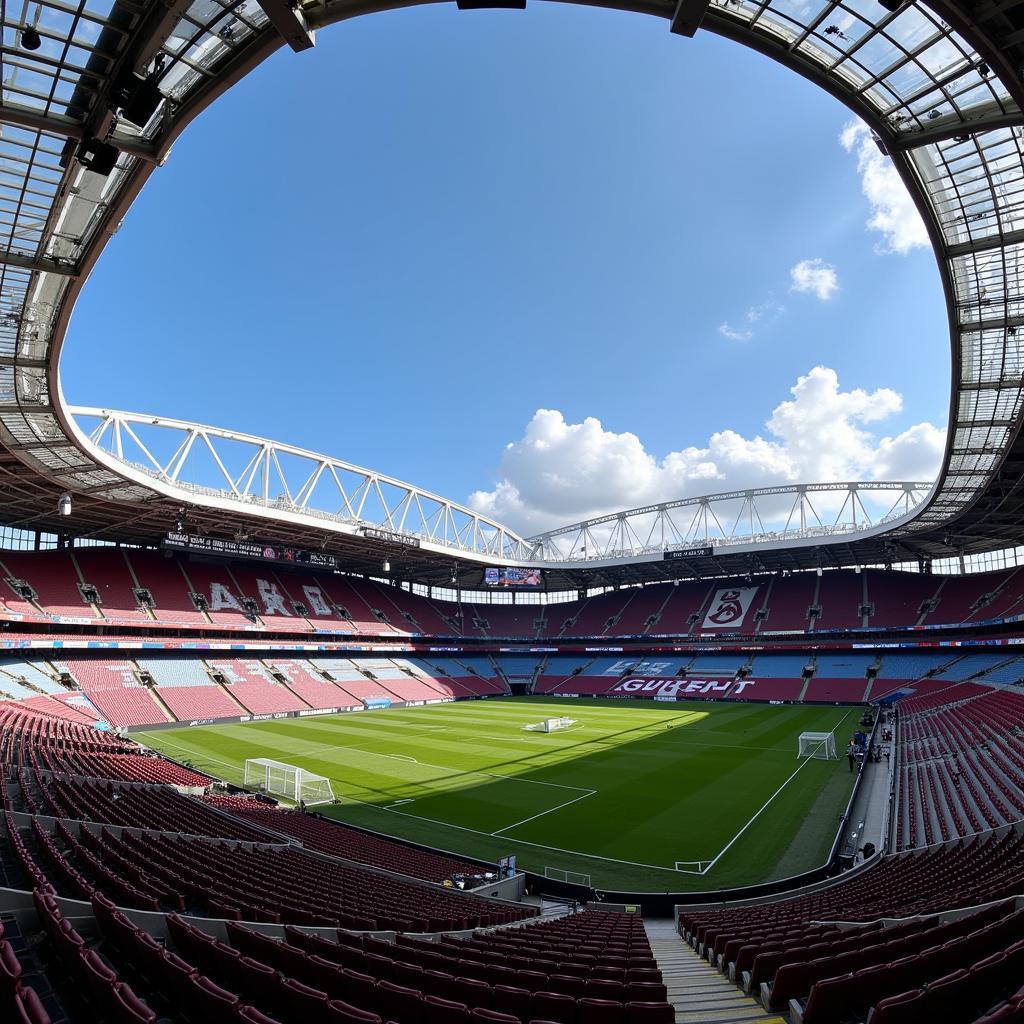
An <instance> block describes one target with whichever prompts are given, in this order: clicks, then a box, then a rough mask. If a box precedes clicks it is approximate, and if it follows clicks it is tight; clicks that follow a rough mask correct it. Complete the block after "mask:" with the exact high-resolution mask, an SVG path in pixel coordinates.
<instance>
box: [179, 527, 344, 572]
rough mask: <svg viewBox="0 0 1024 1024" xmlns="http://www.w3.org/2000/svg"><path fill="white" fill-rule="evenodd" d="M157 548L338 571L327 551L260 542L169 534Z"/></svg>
mask: <svg viewBox="0 0 1024 1024" xmlns="http://www.w3.org/2000/svg"><path fill="white" fill-rule="evenodd" d="M160 546H161V547H162V548H166V549H168V550H170V551H190V552H195V553H196V554H200V555H220V556H223V557H225V558H253V559H256V560H257V561H260V562H292V563H294V564H295V565H308V566H311V567H313V568H316V569H337V568H338V560H337V558H335V557H334V555H329V554H328V553H327V552H326V551H304V550H303V549H301V548H288V547H282V546H281V545H280V544H261V543H260V542H259V541H238V540H227V539H225V538H221V537H207V536H205V535H199V534H193V533H168V534H167V536H166V537H164V538H163V539H162V540H161V541H160Z"/></svg>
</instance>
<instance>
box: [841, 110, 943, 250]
mask: <svg viewBox="0 0 1024 1024" xmlns="http://www.w3.org/2000/svg"><path fill="white" fill-rule="evenodd" d="M839 141H840V143H841V144H842V146H843V148H844V149H845V150H846V151H847V152H848V153H856V155H857V170H858V171H859V172H860V178H861V190H862V191H863V193H864V195H865V196H866V197H867V200H868V203H869V204H870V206H871V217H870V218H869V220H868V227H869V228H870V229H871V230H872V231H878V232H880V233H881V234H882V235H883V237H884V243H883V244H882V245H880V250H881V251H882V252H897V253H907V252H910V250H911V249H916V248H918V247H920V246H924V245H927V244H928V233H927V231H925V227H924V222H923V221H922V220H921V215H920V214H919V213H918V212H917V207H916V206H914V201H913V200H912V199H911V198H910V193H909V192H908V191H907V189H906V187H905V186H904V184H903V181H902V180H901V179H900V176H899V175H898V174H897V173H896V168H895V167H894V166H893V165H892V162H891V161H890V160H888V159H887V158H886V157H884V156H882V154H881V152H880V151H879V149H878V147H877V146H876V145H875V143H874V141H873V140H872V138H871V132H870V131H869V130H868V127H867V126H866V125H865V124H863V123H862V122H860V121H851V122H849V124H847V125H846V126H845V127H844V128H843V131H842V133H841V134H840V136H839Z"/></svg>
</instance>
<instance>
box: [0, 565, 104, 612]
mask: <svg viewBox="0 0 1024 1024" xmlns="http://www.w3.org/2000/svg"><path fill="white" fill-rule="evenodd" d="M0 575H2V576H3V577H5V578H7V577H13V578H14V579H19V580H25V581H26V582H28V583H29V585H30V586H31V587H32V589H33V590H34V591H35V592H36V604H37V605H39V607H40V608H42V609H43V610H44V611H45V612H47V613H48V614H50V615H60V616H66V617H69V618H77V619H86V620H96V619H97V618H98V616H97V613H96V612H95V611H94V610H93V608H92V607H91V606H90V605H88V604H86V602H85V599H84V598H83V597H82V594H81V591H79V589H78V584H79V582H80V581H79V577H78V572H77V571H76V569H75V565H74V562H73V561H72V560H71V556H70V555H69V553H68V552H66V551H36V552H31V553H30V552H25V551H0ZM4 589H5V590H7V588H6V587H5V588H4Z"/></svg>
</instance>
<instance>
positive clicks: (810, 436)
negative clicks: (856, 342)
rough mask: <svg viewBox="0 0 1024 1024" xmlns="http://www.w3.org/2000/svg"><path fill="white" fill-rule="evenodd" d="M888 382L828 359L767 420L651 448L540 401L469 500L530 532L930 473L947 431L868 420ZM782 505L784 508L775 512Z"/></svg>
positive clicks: (882, 408)
mask: <svg viewBox="0 0 1024 1024" xmlns="http://www.w3.org/2000/svg"><path fill="white" fill-rule="evenodd" d="M902 407H903V401H902V398H901V397H900V395H899V394H898V393H897V392H895V391H893V390H892V389H890V388H878V389H876V390H875V391H864V390H863V389H861V388H855V389H853V390H850V391H843V390H842V389H841V388H840V385H839V378H838V376H837V374H836V372H835V370H832V369H829V368H828V367H825V366H816V367H814V368H813V369H812V370H811V371H810V372H809V373H807V374H805V375H804V376H802V377H800V378H799V379H798V380H797V382H796V383H795V384H794V385H793V387H792V388H791V389H790V397H789V398H787V399H786V400H785V401H783V402H780V403H779V404H778V405H777V406H776V407H775V409H774V410H773V411H772V414H771V416H770V417H769V419H768V421H767V422H766V424H765V428H766V430H765V434H764V435H763V436H762V435H761V434H757V435H755V436H754V437H744V436H743V435H742V434H740V433H738V432H736V431H734V430H723V431H718V432H716V433H714V434H712V435H711V436H710V437H709V438H708V439H707V441H706V442H705V443H704V444H703V446H702V447H688V448H681V449H680V450H678V451H674V452H669V453H668V454H667V455H665V456H664V457H663V458H658V457H657V456H655V455H654V454H652V453H651V452H649V451H647V449H646V448H645V447H644V445H643V443H642V442H641V440H640V439H639V438H638V437H637V436H636V434H632V433H628V432H626V433H615V432H614V431H610V430H606V429H605V428H604V426H603V425H602V423H601V421H600V420H598V419H595V418H593V417H588V418H587V419H585V420H583V422H582V423H568V422H566V420H565V417H564V416H563V415H562V413H560V412H559V411H558V410H557V409H538V410H537V412H536V413H534V416H533V418H532V419H531V420H530V422H529V423H528V424H527V425H526V429H525V431H524V433H523V436H522V437H521V438H520V439H519V440H517V441H513V442H512V443H511V444H509V445H507V446H506V448H505V451H504V453H503V454H502V458H501V464H500V478H499V480H498V483H497V484H496V485H495V487H494V488H493V489H492V490H489V491H476V492H475V493H474V494H472V495H471V496H470V498H469V503H470V505H471V506H472V507H473V508H475V509H477V510H478V511H480V512H482V513H484V514H487V515H491V516H493V517H494V518H496V519H498V520H499V521H501V522H504V523H506V524H507V525H508V526H510V527H512V528H514V529H517V530H519V531H521V532H523V533H526V534H531V533H537V532H542V531H543V530H547V529H551V528H552V527H555V526H561V525H564V524H566V523H570V522H573V521H575V520H578V519H585V518H588V517H590V516H596V515H602V514H604V513H608V512H614V511H617V510H619V509H624V508H631V507H634V506H637V505H644V504H647V503H650V502H657V501H667V500H672V499H675V498H683V497H686V496H688V495H694V494H711V493H715V492H718V491H726V490H735V489H742V488H746V487H763V486H770V485H773V484H786V483H797V482H807V483H812V482H818V481H833V480H864V479H867V480H872V479H878V480H884V479H919V480H928V479H931V478H932V477H934V476H935V474H936V473H937V472H938V468H939V464H940V460H941V456H942V452H943V446H944V442H945V431H943V430H941V429H939V428H938V427H935V426H933V425H932V424H930V423H918V424H915V425H914V426H912V427H909V428H908V429H907V430H905V431H903V432H902V433H900V434H897V435H895V436H892V437H889V436H886V437H882V438H881V439H879V438H877V437H876V436H875V435H874V434H873V433H872V432H871V431H870V429H869V427H870V425H871V424H875V423H880V422H881V421H883V420H885V419H887V418H889V417H891V416H893V415H894V414H896V413H898V412H900V411H901V410H902ZM783 515H784V513H783Z"/></svg>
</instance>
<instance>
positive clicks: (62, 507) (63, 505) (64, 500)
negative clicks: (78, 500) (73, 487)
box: [57, 494, 71, 516]
mask: <svg viewBox="0 0 1024 1024" xmlns="http://www.w3.org/2000/svg"><path fill="white" fill-rule="evenodd" d="M57 512H58V513H59V514H60V515H62V516H69V515H71V495H70V494H62V495H61V496H60V498H58V499H57Z"/></svg>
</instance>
